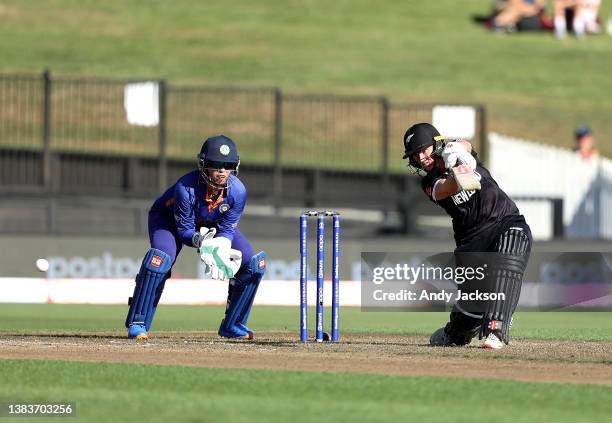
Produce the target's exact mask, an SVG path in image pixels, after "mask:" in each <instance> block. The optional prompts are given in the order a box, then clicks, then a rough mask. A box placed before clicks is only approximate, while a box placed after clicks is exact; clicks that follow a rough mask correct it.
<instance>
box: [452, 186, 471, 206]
mask: <svg viewBox="0 0 612 423" xmlns="http://www.w3.org/2000/svg"><path fill="white" fill-rule="evenodd" d="M474 194H476V191H475V190H473V189H471V190H469V191H459V192H458V193H457V194H455V195H453V196H452V197H451V198H452V199H453V203H455V205H456V206H458V205H459V204H463V203H467V202H468V201H470V198H472V195H474Z"/></svg>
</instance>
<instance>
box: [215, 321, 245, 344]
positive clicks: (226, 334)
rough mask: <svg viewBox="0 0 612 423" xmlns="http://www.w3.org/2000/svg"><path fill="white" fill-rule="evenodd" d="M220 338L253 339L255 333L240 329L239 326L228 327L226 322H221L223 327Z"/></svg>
mask: <svg viewBox="0 0 612 423" xmlns="http://www.w3.org/2000/svg"><path fill="white" fill-rule="evenodd" d="M218 333H219V336H222V337H223V338H232V339H234V338H241V339H249V340H250V339H253V333H249V332H247V331H244V330H242V329H240V328H239V327H237V326H231V327H229V328H228V327H226V326H225V320H222V321H221V325H220V326H219V332H218Z"/></svg>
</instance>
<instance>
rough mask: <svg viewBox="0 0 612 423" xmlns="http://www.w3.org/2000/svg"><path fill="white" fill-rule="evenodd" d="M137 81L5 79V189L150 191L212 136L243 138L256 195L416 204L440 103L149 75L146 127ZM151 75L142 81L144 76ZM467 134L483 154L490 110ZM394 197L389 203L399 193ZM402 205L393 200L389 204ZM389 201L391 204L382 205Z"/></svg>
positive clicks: (1, 113)
mask: <svg viewBox="0 0 612 423" xmlns="http://www.w3.org/2000/svg"><path fill="white" fill-rule="evenodd" d="M135 83H139V81H124V80H121V81H119V80H101V79H74V78H64V77H53V78H52V77H51V75H50V73H49V72H48V71H45V72H44V73H43V74H42V75H33V76H32V75H30V76H24V75H0V192H2V193H3V194H4V195H5V198H7V197H6V195H10V194H11V193H12V194H13V195H22V194H24V193H33V194H43V195H46V196H49V195H50V196H58V195H74V194H78V195H81V196H86V195H89V196H99V195H105V194H107V195H110V196H119V197H121V198H145V197H146V198H150V197H152V196H153V195H155V194H157V193H159V192H161V191H162V190H163V189H165V188H166V187H167V186H168V185H170V183H171V182H172V181H175V180H176V179H177V178H178V177H179V176H181V175H182V174H183V173H185V172H186V171H188V170H190V169H193V168H194V167H195V157H196V154H197V152H198V151H199V149H200V146H201V143H202V141H203V139H204V138H206V137H208V136H211V135H214V134H219V133H223V134H226V135H228V136H230V137H232V138H234V139H235V140H236V141H237V142H238V146H239V150H240V156H241V158H242V165H241V169H243V170H244V172H242V173H241V175H242V176H241V177H243V178H245V180H246V181H245V182H247V185H248V187H249V197H250V198H251V199H263V201H265V202H266V203H274V204H277V205H296V206H297V205H299V206H302V205H303V206H314V205H315V204H317V203H318V204H325V205H330V206H334V207H343V206H345V207H363V208H383V209H384V208H389V207H397V208H398V209H403V210H407V209H408V208H410V209H414V204H411V206H410V207H407V206H406V201H409V200H408V199H409V198H411V196H409V195H406V194H407V193H408V192H409V191H410V190H411V189H412V188H413V185H415V183H416V181H415V180H414V178H411V177H410V175H409V173H408V172H406V171H405V170H404V166H405V164H404V162H403V160H401V157H402V153H403V146H402V141H401V140H402V136H403V133H404V131H405V129H406V127H407V126H409V125H411V124H412V123H415V122H418V121H431V119H432V107H433V106H434V105H433V104H397V103H392V102H390V101H389V99H387V98H386V97H354V96H335V95H333V96H332V95H296V94H285V93H283V92H282V91H281V90H280V89H278V88H231V87H187V86H174V85H170V84H167V83H166V82H165V81H163V80H160V81H153V82H149V84H151V85H150V86H149V87H150V88H151V87H153V88H154V90H153V91H152V92H153V93H154V96H153V97H150V98H146V99H145V101H144V102H142V103H141V105H142V107H143V108H144V109H151V108H152V109H153V112H154V113H153V114H154V115H155V119H154V120H153V121H152V122H149V123H148V124H146V125H145V124H134V122H133V121H132V122H131V123H130V121H129V120H128V114H127V110H128V108H127V106H126V101H127V97H128V87H133V86H134V85H133V84H135ZM140 83H143V81H140ZM472 106H473V107H474V108H475V110H476V128H477V131H476V132H477V134H476V136H475V137H474V139H472V140H471V141H472V142H473V144H474V145H475V146H476V148H477V149H478V151H479V152H480V154H481V155H485V156H486V152H485V151H484V150H485V148H486V142H485V132H486V116H485V109H484V107H482V106H479V105H472ZM391 199H392V201H391V203H390V202H389V200H391ZM393 201H395V204H393ZM383 205H384V206H383Z"/></svg>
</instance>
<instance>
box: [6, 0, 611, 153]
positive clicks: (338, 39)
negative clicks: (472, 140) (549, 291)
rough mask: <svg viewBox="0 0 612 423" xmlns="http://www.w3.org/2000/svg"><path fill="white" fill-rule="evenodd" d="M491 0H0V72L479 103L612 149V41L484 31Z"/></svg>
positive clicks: (536, 130)
mask: <svg viewBox="0 0 612 423" xmlns="http://www.w3.org/2000/svg"><path fill="white" fill-rule="evenodd" d="M490 3H491V2H490V1H488V0H466V1H461V2H457V1H454V0H441V1H436V2H423V1H417V0H408V1H406V0H390V1H384V2H375V3H373V2H369V1H363V0H359V1H346V0H342V1H337V2H332V3H330V2H324V1H322V0H311V1H303V2H298V1H291V2H277V1H273V0H264V1H259V2H251V1H247V0H238V1H235V2H232V3H231V5H228V3H227V2H222V1H207V2H191V1H186V0H177V1H173V2H170V3H169V2H162V1H142V0H140V1H131V2H124V1H120V0H109V1H105V2H103V3H100V2H94V1H77V0H53V1H47V2H45V6H44V8H41V7H40V2H38V1H36V0H2V1H1V2H0V19H1V20H2V25H1V26H0V55H1V56H2V58H3V60H2V62H1V63H0V72H28V73H31V72H40V71H41V70H42V69H43V68H45V67H49V68H50V69H51V70H52V71H53V72H54V73H56V74H58V75H69V76H80V75H87V76H100V77H117V78H160V77H164V78H167V79H168V80H169V81H170V82H171V83H178V84H224V85H227V84H229V85H248V86H254V85H257V86H260V85H268V86H269V85H273V86H280V87H281V88H282V89H283V90H285V91H287V92H292V93H300V92H307V93H327V92H332V93H344V94H368V95H388V96H390V98H391V99H392V100H395V101H416V102H419V101H425V102H437V101H441V102H444V101H451V102H477V103H483V104H485V105H486V106H487V107H488V110H489V129H490V130H494V131H498V132H501V133H504V134H508V135H512V136H517V137H525V138H528V139H533V140H537V141H541V142H546V143H551V144H557V145H562V146H566V147H567V146H570V145H572V142H573V139H572V131H573V128H574V127H575V126H576V125H577V124H579V123H583V122H584V123H589V124H591V125H592V126H593V128H594V130H595V131H596V135H597V136H598V139H599V140H600V145H599V146H600V148H601V150H602V151H603V153H605V154H606V155H608V156H612V145H610V143H605V142H604V140H605V138H606V135H609V134H611V133H612V121H610V119H609V116H610V114H611V112H612V97H611V96H610V95H609V93H610V92H612V79H610V78H609V77H608V74H609V72H608V71H607V69H611V68H612V38H610V37H609V36H608V35H605V34H604V35H599V36H592V37H588V38H587V39H586V40H583V41H577V40H575V39H572V38H568V39H566V40H564V41H562V42H560V41H558V40H556V39H555V38H554V37H553V36H552V35H551V34H550V33H537V34H512V35H495V34H491V33H488V32H487V31H486V30H485V29H484V28H483V27H482V26H480V25H477V24H475V23H473V22H472V20H471V16H472V15H475V14H486V13H487V12H488V8H489V7H490ZM611 13H612V4H610V3H609V2H604V4H603V6H602V10H601V17H602V18H603V19H604V20H605V19H606V18H607V16H609V15H610V14H611Z"/></svg>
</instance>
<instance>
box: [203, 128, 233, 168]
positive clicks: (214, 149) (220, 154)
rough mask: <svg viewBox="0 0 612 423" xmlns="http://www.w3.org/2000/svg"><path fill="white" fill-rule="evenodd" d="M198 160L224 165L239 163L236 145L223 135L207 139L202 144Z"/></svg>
mask: <svg viewBox="0 0 612 423" xmlns="http://www.w3.org/2000/svg"><path fill="white" fill-rule="evenodd" d="M198 159H200V160H209V161H215V162H226V163H239V162H240V157H239V156H238V149H237V148H236V143H235V142H234V141H233V140H232V139H231V138H230V137H227V136H225V135H215V136H214V137H210V138H207V139H206V141H204V144H202V148H201V149H200V154H198Z"/></svg>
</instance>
